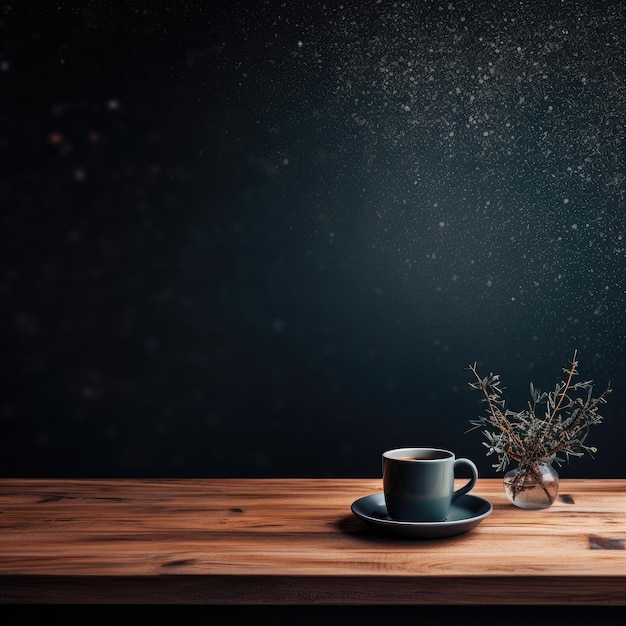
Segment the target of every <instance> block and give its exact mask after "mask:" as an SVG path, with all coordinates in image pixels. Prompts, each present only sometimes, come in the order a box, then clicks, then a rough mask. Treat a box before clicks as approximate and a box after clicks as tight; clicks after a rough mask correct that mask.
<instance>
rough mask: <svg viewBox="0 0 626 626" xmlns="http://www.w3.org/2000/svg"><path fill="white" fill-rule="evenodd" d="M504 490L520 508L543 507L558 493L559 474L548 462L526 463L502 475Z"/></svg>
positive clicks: (549, 503) (553, 499) (552, 500)
mask: <svg viewBox="0 0 626 626" xmlns="http://www.w3.org/2000/svg"><path fill="white" fill-rule="evenodd" d="M504 492H505V493H506V495H507V497H508V499H509V500H510V501H511V502H512V503H513V504H514V505H515V506H518V507H520V508H521V509H545V508H547V507H549V506H552V503H553V502H554V501H555V500H556V497H557V495H558V493H559V474H558V472H557V471H556V470H555V469H554V468H553V467H552V465H551V464H550V463H541V462H535V463H526V464H523V465H519V466H518V467H516V468H515V469H513V470H510V471H509V472H507V473H506V474H505V475H504Z"/></svg>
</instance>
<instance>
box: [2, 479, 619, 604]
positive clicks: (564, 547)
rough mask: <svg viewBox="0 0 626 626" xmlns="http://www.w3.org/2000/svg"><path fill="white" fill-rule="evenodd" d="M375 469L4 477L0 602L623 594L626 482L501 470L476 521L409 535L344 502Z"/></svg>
mask: <svg viewBox="0 0 626 626" xmlns="http://www.w3.org/2000/svg"><path fill="white" fill-rule="evenodd" d="M380 490H381V481H380V479H312V478H310V479H256V478H254V479H189V480H184V479H176V480H168V479H159V480H135V479H128V480H120V479H116V480H36V479H3V480H0V603H51V604H55V603H77V604H80V603H87V604H88V603H97V604H109V603H129V604H159V603H164V604H168V603H176V604H205V605H226V604H228V605H235V604H237V605H252V604H255V605H262V604H268V605H270V604H271V605H303V604H305V605H345V604H359V605H363V604H372V605H373V604H377V605H384V604H394V605H417V604H431V605H432V604H446V605H455V604H456V605H459V604H463V605H472V604H480V605H488V604H496V605H497V604H511V603H513V604H516V603H519V604H527V603H533V604H562V605H563V604H571V605H626V480H615V479H607V480H577V479H569V480H568V479H563V480H562V481H561V488H560V495H559V498H558V500H557V501H556V502H555V504H554V505H553V506H552V507H550V508H549V509H542V510H536V511H528V510H522V509H519V508H517V507H514V506H512V505H511V504H510V503H509V502H508V500H506V498H505V496H504V493H503V490H502V481H501V480H499V479H479V481H478V483H477V486H476V487H475V489H474V491H473V493H475V494H476V495H479V496H482V497H484V498H486V499H487V500H489V501H490V502H491V503H492V505H493V512H492V514H491V515H490V516H488V517H487V518H486V519H484V520H483V521H482V522H481V523H480V524H479V525H478V526H476V527H475V528H474V529H472V530H471V531H470V532H468V533H466V534H464V535H459V536H457V537H451V538H447V539H436V540H406V539H397V538H393V537H387V536H382V535H380V534H376V533H374V532H372V530H371V529H370V528H369V527H367V526H366V525H365V524H364V523H363V522H362V521H361V520H359V519H358V518H356V517H355V516H354V515H353V514H352V513H351V510H350V505H351V504H352V502H353V501H354V500H356V499H357V498H359V497H361V496H363V495H367V494H370V493H375V492H378V491H380Z"/></svg>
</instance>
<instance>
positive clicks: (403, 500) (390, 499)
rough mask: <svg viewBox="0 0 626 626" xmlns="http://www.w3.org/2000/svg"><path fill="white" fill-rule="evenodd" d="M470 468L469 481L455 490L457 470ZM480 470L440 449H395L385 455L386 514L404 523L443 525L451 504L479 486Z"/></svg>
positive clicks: (464, 459) (384, 487) (470, 462)
mask: <svg viewBox="0 0 626 626" xmlns="http://www.w3.org/2000/svg"><path fill="white" fill-rule="evenodd" d="M462 466H464V467H467V468H468V469H469V470H470V472H471V477H470V478H469V479H468V481H467V482H466V483H465V484H464V485H463V486H462V487H460V488H459V489H457V490H456V491H455V490H454V478H455V470H456V469H457V468H459V467H462ZM477 480H478V469H477V467H476V465H475V464H474V463H473V462H472V461H470V460H469V459H466V458H460V459H457V458H456V456H455V454H454V453H453V452H450V451H449V450H443V449H441V448H395V449H392V450H387V451H386V452H383V492H384V496H385V504H386V506H387V513H388V515H389V517H390V518H391V519H393V520H397V521H403V522H441V521H444V520H445V519H446V518H447V517H448V514H449V512H450V507H451V506H452V503H453V502H454V501H455V500H457V499H458V498H460V497H461V496H462V495H464V494H466V493H468V492H469V491H470V490H471V489H473V487H474V486H475V485H476V481H477Z"/></svg>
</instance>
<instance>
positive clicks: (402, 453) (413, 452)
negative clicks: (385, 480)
mask: <svg viewBox="0 0 626 626" xmlns="http://www.w3.org/2000/svg"><path fill="white" fill-rule="evenodd" d="M433 452H434V453H436V454H438V455H439V456H433V458H426V459H421V458H420V459H407V458H406V457H407V456H417V455H421V454H429V453H433ZM402 457H405V458H402ZM383 458H384V459H388V460H392V461H398V462H400V463H403V462H404V463H433V462H437V461H447V460H449V459H454V458H456V455H455V454H454V452H452V451H451V450H447V449H446V448H435V447H407V448H390V449H389V450H385V451H384V452H383Z"/></svg>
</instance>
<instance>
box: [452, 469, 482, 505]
mask: <svg viewBox="0 0 626 626" xmlns="http://www.w3.org/2000/svg"><path fill="white" fill-rule="evenodd" d="M461 465H465V466H466V467H469V468H470V470H471V472H472V477H471V478H470V479H469V481H468V482H467V483H466V484H465V485H463V487H461V488H459V489H457V490H456V491H455V492H454V493H453V494H452V502H454V501H455V500H456V499H458V498H460V497H461V496H463V495H465V494H466V493H467V492H468V491H470V490H471V489H473V488H474V485H475V484H476V481H477V480H478V468H477V467H476V465H475V464H474V462H473V461H470V460H469V459H456V460H455V461H454V470H455V473H456V468H457V467H460V466H461Z"/></svg>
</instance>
